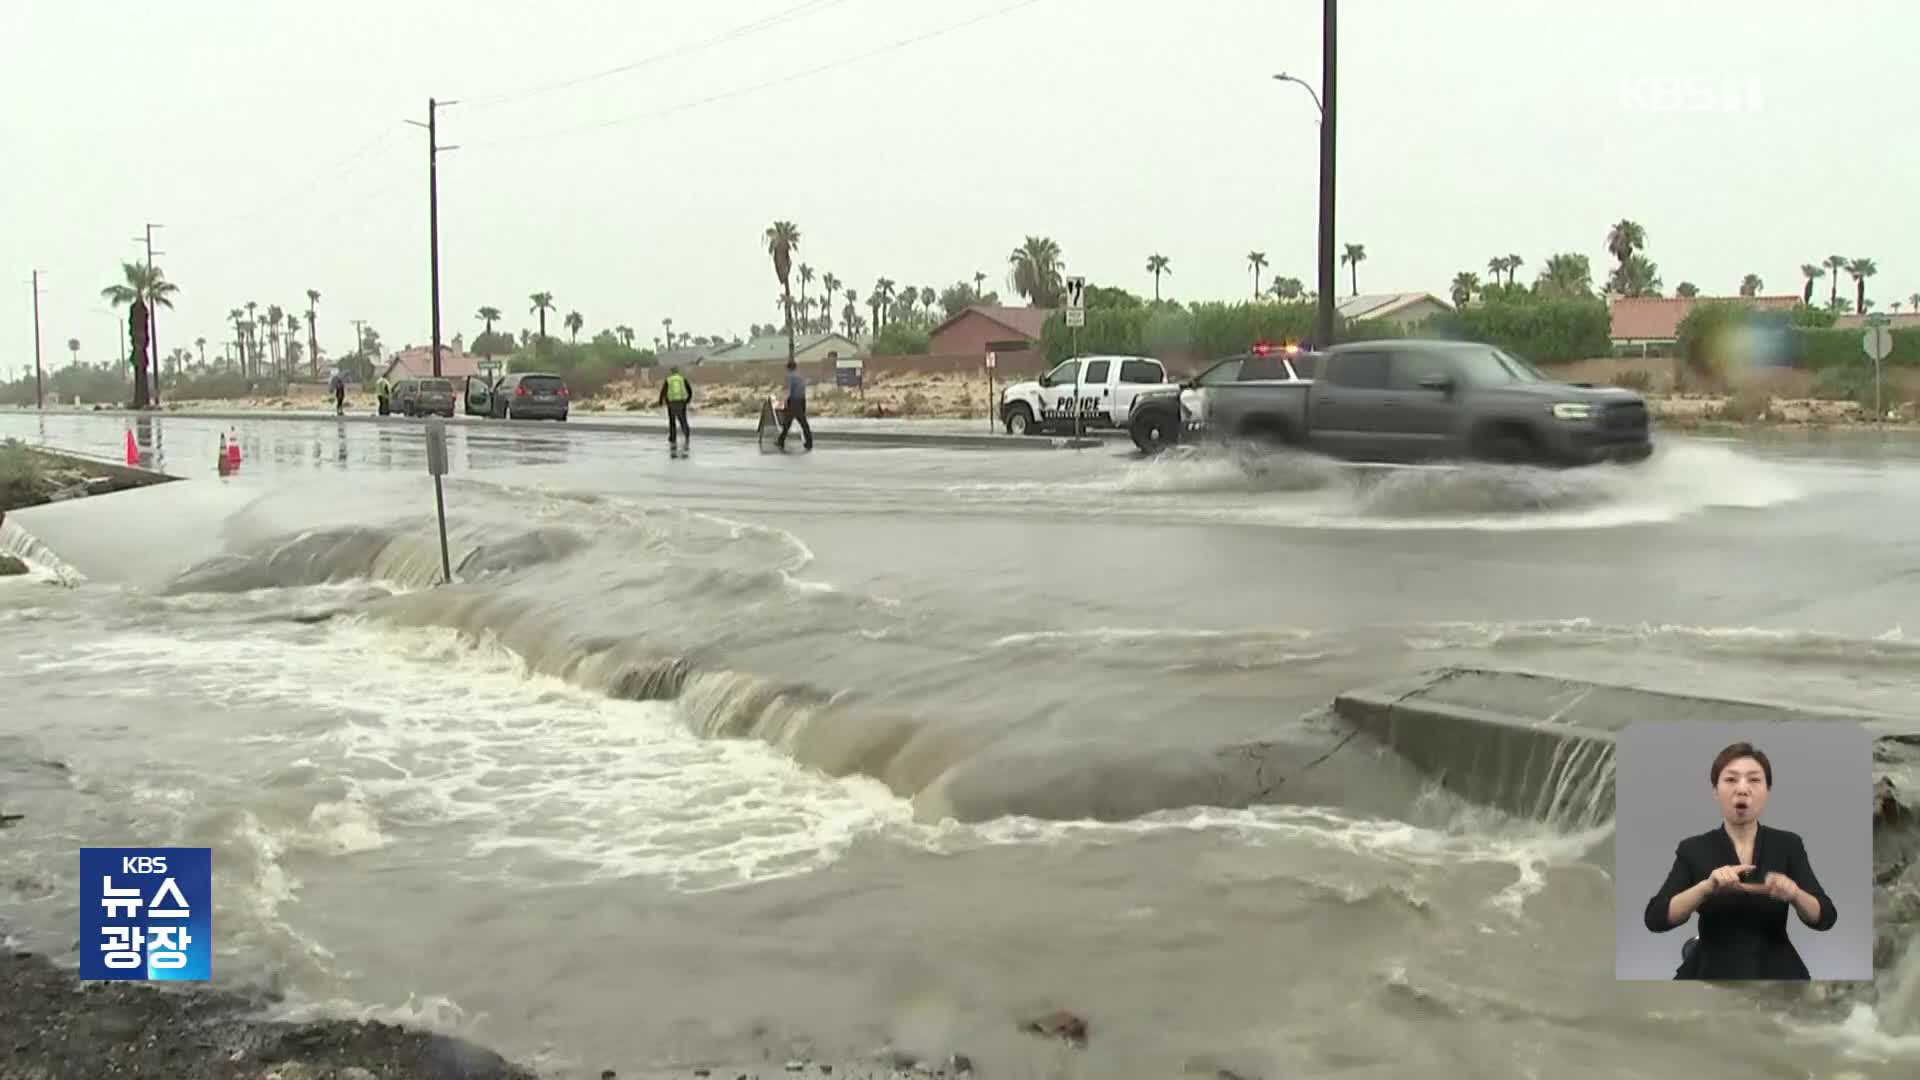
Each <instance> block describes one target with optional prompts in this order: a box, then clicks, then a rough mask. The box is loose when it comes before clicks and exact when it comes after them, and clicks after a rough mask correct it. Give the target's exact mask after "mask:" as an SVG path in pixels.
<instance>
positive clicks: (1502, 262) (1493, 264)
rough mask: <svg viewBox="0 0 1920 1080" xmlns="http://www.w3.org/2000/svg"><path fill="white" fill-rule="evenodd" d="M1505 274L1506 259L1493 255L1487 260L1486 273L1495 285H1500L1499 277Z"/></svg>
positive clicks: (1503, 256)
mask: <svg viewBox="0 0 1920 1080" xmlns="http://www.w3.org/2000/svg"><path fill="white" fill-rule="evenodd" d="M1506 272H1507V257H1506V256H1505V255H1495V256H1494V257H1493V258H1491V259H1488V260H1487V273H1488V274H1489V275H1491V276H1492V278H1493V283H1494V284H1495V285H1498V284H1500V275H1502V274H1504V273H1506Z"/></svg>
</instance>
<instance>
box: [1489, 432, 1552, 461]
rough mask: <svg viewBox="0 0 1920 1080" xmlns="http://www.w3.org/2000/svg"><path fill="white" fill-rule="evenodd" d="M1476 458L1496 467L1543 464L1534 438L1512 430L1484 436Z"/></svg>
mask: <svg viewBox="0 0 1920 1080" xmlns="http://www.w3.org/2000/svg"><path fill="white" fill-rule="evenodd" d="M1474 456H1475V457H1478V458H1479V459H1480V460H1482V461H1485V462H1488V463H1490V464H1494V465H1539V464H1542V461H1541V454H1540V446H1539V444H1538V443H1536V442H1535V441H1534V439H1533V436H1531V435H1528V434H1527V433H1526V432H1524V431H1519V430H1515V429H1510V428H1509V429H1503V430H1500V431H1494V432H1490V433H1488V434H1487V435H1485V436H1483V437H1482V438H1481V439H1480V443H1479V446H1478V448H1477V452H1476V453H1475V455H1474Z"/></svg>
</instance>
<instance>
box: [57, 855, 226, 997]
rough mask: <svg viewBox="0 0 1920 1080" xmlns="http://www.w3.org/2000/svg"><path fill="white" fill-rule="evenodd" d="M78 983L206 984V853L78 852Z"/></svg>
mask: <svg viewBox="0 0 1920 1080" xmlns="http://www.w3.org/2000/svg"><path fill="white" fill-rule="evenodd" d="M80 977H81V978H82V979H87V980H121V981H134V982H146V981H148V980H165V981H173V982H204V981H206V980H208V979H211V978H213V849H212V848H81V849H80Z"/></svg>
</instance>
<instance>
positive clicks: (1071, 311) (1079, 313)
mask: <svg viewBox="0 0 1920 1080" xmlns="http://www.w3.org/2000/svg"><path fill="white" fill-rule="evenodd" d="M1067 325H1068V326H1074V327H1079V326H1085V325H1087V309H1086V308H1077V307H1070V308H1068V309H1067Z"/></svg>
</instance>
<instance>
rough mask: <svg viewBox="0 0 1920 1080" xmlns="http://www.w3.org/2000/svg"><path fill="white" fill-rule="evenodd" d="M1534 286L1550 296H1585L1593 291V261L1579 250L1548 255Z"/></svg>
mask: <svg viewBox="0 0 1920 1080" xmlns="http://www.w3.org/2000/svg"><path fill="white" fill-rule="evenodd" d="M1534 287H1535V288H1536V289H1538V290H1539V291H1540V292H1542V293H1544V294H1546V295H1548V296H1556V297H1584V296H1590V295H1592V293H1593V262H1592V260H1590V259H1588V258H1587V257H1586V256H1585V255H1583V254H1581V253H1579V252H1577V251H1563V252H1561V253H1560V254H1558V255H1549V256H1547V265H1546V266H1545V267H1543V268H1541V270H1540V276H1539V277H1537V278H1535V279H1534Z"/></svg>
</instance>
